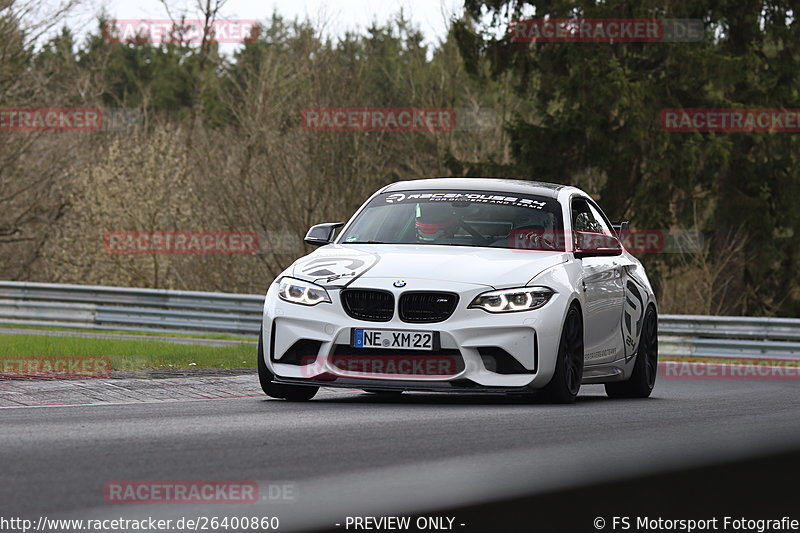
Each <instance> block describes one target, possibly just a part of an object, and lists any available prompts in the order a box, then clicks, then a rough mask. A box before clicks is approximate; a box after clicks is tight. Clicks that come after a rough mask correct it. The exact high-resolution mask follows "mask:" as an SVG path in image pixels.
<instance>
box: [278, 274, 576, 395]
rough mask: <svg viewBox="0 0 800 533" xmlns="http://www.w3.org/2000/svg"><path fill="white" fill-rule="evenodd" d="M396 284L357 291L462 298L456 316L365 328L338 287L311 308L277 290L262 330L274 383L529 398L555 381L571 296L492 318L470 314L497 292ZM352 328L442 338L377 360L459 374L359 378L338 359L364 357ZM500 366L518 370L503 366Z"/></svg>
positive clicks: (372, 283) (373, 283)
mask: <svg viewBox="0 0 800 533" xmlns="http://www.w3.org/2000/svg"><path fill="white" fill-rule="evenodd" d="M393 281H395V280H394V279H385V278H368V279H363V278H362V279H359V280H358V281H357V282H356V283H354V284H352V285H351V286H350V288H371V289H381V290H385V291H390V292H392V293H393V294H394V295H395V302H397V301H398V300H399V297H400V295H401V294H402V293H403V292H405V291H406V290H409V288H410V287H413V290H415V291H448V292H454V293H457V294H458V295H459V302H458V305H457V307H456V310H455V311H454V313H453V314H452V315H451V316H450V317H449V318H448V319H447V320H444V321H442V322H435V323H421V324H420V323H407V322H403V321H401V320H400V319H399V317H398V313H397V310H396V309H395V313H394V316H393V318H392V319H391V320H390V321H387V322H372V321H364V320H358V319H355V318H352V317H350V316H348V314H347V313H346V312H345V310H344V309H343V307H342V304H341V300H340V290H339V289H338V288H329V289H328V292H329V295H330V297H331V300H332V302H331V303H321V304H318V305H315V306H313V307H307V306H302V305H297V304H292V303H288V302H284V301H282V300H280V299H279V298H278V297H277V285H276V284H272V285H271V287H270V289H269V291H268V292H267V297H266V300H265V304H264V320H263V331H264V359H265V362H266V364H267V367H268V368H269V369H270V371H271V372H272V373H273V374H274V375H275V381H276V382H280V383H292V384H298V385H318V386H333V387H347V388H374V389H382V390H419V391H434V392H523V391H526V390H529V389H536V388H541V387H544V386H545V385H546V384H547V383H548V382H549V381H550V378H551V377H552V375H553V370H554V368H555V359H556V354H557V352H558V343H559V340H560V337H561V327H562V324H563V319H564V315H565V313H566V308H567V304H568V298H567V297H566V296H564V295H560V294H558V293H557V294H556V295H554V296H553V298H551V300H550V301H549V302H548V303H547V304H546V305H545V306H543V307H542V308H540V309H536V310H533V311H524V312H517V313H502V314H491V313H488V312H486V311H483V310H481V309H467V306H468V305H469V303H470V302H471V301H472V300H473V299H474V298H475V297H476V296H477V295H479V294H481V293H483V292H486V291H488V290H492V288H491V287H487V286H482V285H474V284H462V283H451V282H444V283H443V282H440V281H432V280H422V279H414V280H406V281H407V283H408V284H407V286H406V287H404V288H395V287H394V286H393V285H392V282H393ZM352 328H368V329H387V330H405V331H433V332H436V335H437V337H438V343H439V346H437V347H436V348H437V350H435V351H433V352H424V351H416V350H408V351H405V352H402V353H400V351H399V350H380V349H377V350H371V351H370V353H371V354H375V355H377V356H380V355H382V354H384V353H385V354H387V355H388V354H391V355H392V356H395V357H400V358H402V357H404V356H405V355H408V357H409V358H413V359H414V360H419V359H420V358H426V357H431V358H437V357H439V358H441V357H450V356H453V357H456V358H458V360H459V364H458V365H457V366H456V367H453V368H454V370H451V371H448V372H446V373H434V375H429V374H418V373H413V374H408V373H396V374H387V373H383V372H382V373H372V372H370V371H352V369H349V368H346V367H343V366H342V365H341V364H337V362H338V360H335V358H336V357H341V356H342V354H351V353H352V354H354V355H356V356H357V355H359V354H360V353H361V351H360V349H354V348H350V343H351V329H352ZM298 350H300V352H299V353H298ZM501 359H503V360H507V361H505V362H506V363H508V362H510V363H512V364H511V365H509V364H497V363H498V362H499V361H501ZM511 359H513V361H512V360H511ZM492 361H495V363H496V364H492ZM509 368H510V369H511V370H509Z"/></svg>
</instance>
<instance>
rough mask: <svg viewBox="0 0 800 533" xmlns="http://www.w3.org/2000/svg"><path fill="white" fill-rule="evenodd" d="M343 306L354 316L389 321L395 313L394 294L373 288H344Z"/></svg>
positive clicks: (373, 320)
mask: <svg viewBox="0 0 800 533" xmlns="http://www.w3.org/2000/svg"><path fill="white" fill-rule="evenodd" d="M342 307H344V310H345V312H346V313H347V314H348V315H350V316H351V317H353V318H357V319H359V320H368V321H370V322H388V321H389V320H391V319H392V316H393V315H394V295H393V294H392V293H391V292H387V291H379V290H373V289H344V290H343V291H342Z"/></svg>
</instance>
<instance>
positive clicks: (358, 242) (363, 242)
mask: <svg viewBox="0 0 800 533" xmlns="http://www.w3.org/2000/svg"><path fill="white" fill-rule="evenodd" d="M342 244H392V243H390V242H381V241H345V242H343V243H342Z"/></svg>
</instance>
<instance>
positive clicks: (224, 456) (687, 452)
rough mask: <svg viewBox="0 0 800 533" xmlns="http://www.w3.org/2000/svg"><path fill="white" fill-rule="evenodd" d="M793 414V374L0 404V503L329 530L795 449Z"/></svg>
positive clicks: (32, 509)
mask: <svg viewBox="0 0 800 533" xmlns="http://www.w3.org/2000/svg"><path fill="white" fill-rule="evenodd" d="M253 377H254V378H255V376H253ZM799 410H800V382H799V381H797V380H794V381H791V380H787V381H677V380H664V379H661V380H660V381H659V383H658V384H657V388H656V391H655V393H654V395H653V398H651V399H648V400H611V399H608V398H606V397H605V395H604V393H603V389H602V387H601V386H584V387H583V389H582V392H581V396H580V397H579V400H578V402H577V403H576V404H574V405H570V406H549V405H537V404H529V403H521V402H518V401H512V400H506V399H495V398H487V397H476V396H469V397H464V396H445V395H433V394H406V395H403V396H401V397H400V398H398V399H382V398H377V397H375V396H372V395H367V394H364V393H360V392H355V391H323V392H321V393H320V394H319V395H318V397H317V398H316V399H315V400H313V401H311V402H308V403H304V404H293V403H287V402H284V401H278V400H269V399H266V398H264V399H262V398H232V399H218V400H203V401H176V402H168V403H138V404H128V405H88V406H75V407H71V406H65V407H32V408H16V409H0V428H1V429H0V465H1V470H0V472H1V473H0V502H2V512H1V513H0V515H2V516H6V517H7V516H24V517H31V518H34V519H35V518H36V517H38V516H40V515H44V516H47V517H49V518H53V517H72V518H81V519H103V518H118V517H136V518H145V517H148V516H153V517H161V518H172V519H176V518H178V517H181V516H192V517H197V516H225V515H232V514H233V515H237V516H278V517H279V518H280V521H281V529H280V531H292V530H303V529H308V528H323V527H329V528H333V529H337V526H335V524H337V523H341V524H344V520H345V519H346V517H347V516H355V515H385V514H387V513H391V514H407V513H426V512H435V511H436V510H439V509H445V508H450V507H456V506H462V505H465V504H470V503H473V502H474V503H478V502H486V501H491V500H495V499H499V498H511V497H514V496H518V495H522V494H537V493H549V492H553V491H557V490H563V489H568V488H571V487H578V486H585V485H587V484H590V483H599V482H607V481H613V480H617V479H623V478H626V477H632V476H638V475H642V474H649V473H658V472H669V471H672V470H676V469H682V468H690V467H696V466H701V465H707V464H716V463H720V462H724V461H737V460H742V459H746V458H748V457H756V456H761V455H764V454H768V453H774V452H781V451H785V450H796V449H800V417H798V416H797V415H798V412H800V411H799ZM112 480H254V481H257V482H258V483H259V485H260V486H261V487H262V497H261V501H259V502H258V503H255V504H248V505H221V504H216V505H202V506H201V505H152V504H151V505H144V504H143V505H112V504H109V503H107V502H106V501H105V500H104V497H103V487H104V484H105V483H107V482H109V481H112ZM270 486H284V487H291V491H292V492H291V496H290V497H286V498H284V499H282V500H278V501H273V500H270V499H269V492H270V491H269V487H270ZM742 490H749V489H747V488H743V489H742ZM752 490H753V491H754V495H757V494H756V493H757V490H758V489H757V488H752ZM546 511H547V510H540V511H539V512H546ZM458 521H459V519H458V517H456V523H457V527H456V530H458V526H460V524H458ZM498 525H499V526H503V524H502V517H498ZM504 526H508V527H499V528H498V531H516V530H519V531H523V530H526V529H513V528H511V526H510V525H509V524H505V525H504ZM461 529H463V530H468V529H469V524H468V523H467V524H465V525H464V526H461ZM589 529H591V528H589ZM342 530H343V531H344V530H345V529H342Z"/></svg>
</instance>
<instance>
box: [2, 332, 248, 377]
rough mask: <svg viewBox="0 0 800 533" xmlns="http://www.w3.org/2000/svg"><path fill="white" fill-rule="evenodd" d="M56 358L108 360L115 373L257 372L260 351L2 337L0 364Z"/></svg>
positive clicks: (41, 337) (12, 336) (43, 336)
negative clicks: (180, 370) (173, 370)
mask: <svg viewBox="0 0 800 533" xmlns="http://www.w3.org/2000/svg"><path fill="white" fill-rule="evenodd" d="M52 355H65V356H66V355H77V356H92V355H94V356H106V357H109V358H110V359H111V365H112V368H113V369H114V370H143V369H164V368H255V366H256V347H255V346H253V345H251V344H242V345H235V346H202V345H201V346H198V345H186V344H171V343H168V342H158V341H146V340H142V341H136V340H118V339H91V338H82V337H55V336H45V335H2V334H0V361H2V359H4V358H6V359H7V358H11V357H16V358H19V357H40V356H52Z"/></svg>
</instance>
